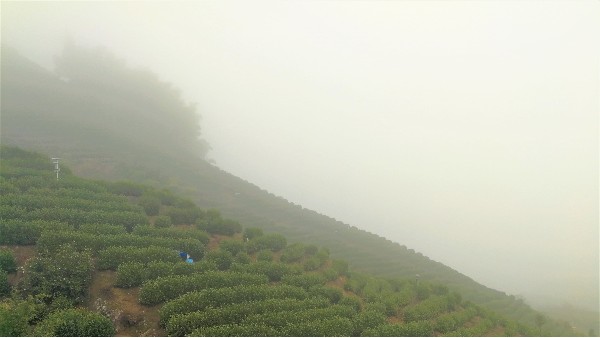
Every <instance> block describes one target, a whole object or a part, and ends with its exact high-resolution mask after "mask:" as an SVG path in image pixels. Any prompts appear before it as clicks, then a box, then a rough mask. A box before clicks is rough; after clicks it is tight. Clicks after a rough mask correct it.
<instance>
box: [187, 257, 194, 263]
mask: <svg viewBox="0 0 600 338" xmlns="http://www.w3.org/2000/svg"><path fill="white" fill-rule="evenodd" d="M185 262H186V263H190V264H194V260H193V259H191V258H188V259H186V260H185Z"/></svg>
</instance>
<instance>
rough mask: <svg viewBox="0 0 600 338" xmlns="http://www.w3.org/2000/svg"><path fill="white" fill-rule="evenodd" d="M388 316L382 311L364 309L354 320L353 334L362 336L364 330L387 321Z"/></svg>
mask: <svg viewBox="0 0 600 338" xmlns="http://www.w3.org/2000/svg"><path fill="white" fill-rule="evenodd" d="M386 319H387V317H386V316H385V314H383V313H382V312H380V311H362V312H361V313H359V314H358V315H357V316H356V317H355V318H354V320H353V323H352V324H353V329H354V330H353V332H352V336H354V337H360V336H362V335H363V332H364V331H365V330H368V329H372V328H375V327H378V326H380V325H383V324H385V323H386Z"/></svg>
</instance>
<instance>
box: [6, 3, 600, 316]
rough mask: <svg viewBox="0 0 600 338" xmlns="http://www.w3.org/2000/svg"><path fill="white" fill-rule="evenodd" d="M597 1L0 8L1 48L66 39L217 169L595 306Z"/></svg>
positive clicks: (46, 63) (520, 287) (550, 300)
mask: <svg viewBox="0 0 600 338" xmlns="http://www.w3.org/2000/svg"><path fill="white" fill-rule="evenodd" d="M599 6H600V5H599V4H598V2H594V1H578V2H566V1H565V2H558V1H557V2H496V1H489V2H472V1H464V2H463V1H448V2H433V1H427V2H416V1H414V2H413V1H398V2H392V1H389V2H387V1H380V2H379V1H376V2H362V1H352V2H341V1H339V2H338V1H307V2H300V1H290V2H270V1H253V2H243V1H240V2H237V1H218V2H217V1H214V2H213V1H205V2H35V3H34V2H25V3H23V2H2V43H3V49H4V48H7V47H5V46H10V48H14V49H15V50H16V51H18V53H20V54H21V55H23V56H24V57H26V58H28V59H30V60H32V61H33V62H35V63H37V64H39V65H41V66H43V67H45V68H46V69H48V70H52V71H54V70H55V69H56V60H57V59H60V57H59V56H60V55H61V53H62V52H63V48H64V46H65V43H66V42H67V41H71V42H73V43H75V44H79V45H82V46H84V47H85V48H90V50H94V49H95V48H98V47H102V48H106V50H107V51H108V53H114V55H116V56H117V57H120V58H123V59H124V60H125V62H126V63H127V64H129V65H130V66H131V67H133V68H136V67H142V68H146V69H149V70H151V71H152V72H153V73H156V74H157V76H158V77H159V78H160V79H161V80H163V81H166V82H168V83H171V84H173V87H176V88H179V89H181V93H182V95H183V97H184V98H185V100H186V101H188V102H190V103H195V112H197V113H198V114H200V116H201V120H200V125H201V137H202V138H203V139H204V140H206V142H207V144H208V145H210V150H209V151H208V153H207V155H206V157H207V158H208V159H209V160H210V161H211V162H212V163H214V165H215V166H217V167H219V168H221V169H223V170H224V171H227V172H229V173H232V174H233V175H236V176H238V177H240V178H242V179H244V180H246V181H248V182H251V183H253V184H255V185H257V186H259V187H260V188H262V189H265V190H267V191H269V192H272V193H274V194H275V195H278V196H281V197H283V198H285V199H287V200H288V201H290V202H293V203H295V204H298V205H301V206H303V207H304V208H308V209H311V210H315V211H317V212H319V213H322V214H325V215H328V216H330V217H333V218H335V219H337V220H340V221H342V222H344V223H347V224H349V225H351V226H355V227H357V228H360V229H364V230H367V231H369V232H372V233H375V234H378V235H381V236H383V237H386V238H387V239H390V240H392V241H394V242H397V243H400V244H402V245H405V246H407V247H408V248H411V249H414V250H415V251H418V252H421V253H423V255H425V256H427V257H429V258H431V259H433V260H435V261H438V262H441V263H443V264H445V265H447V266H450V267H452V268H453V269H455V270H457V271H459V272H461V273H463V274H465V275H467V276H469V277H471V278H473V279H474V280H475V281H477V282H479V283H481V284H483V285H485V286H488V287H490V288H493V289H496V290H500V291H502V292H506V293H508V294H513V295H522V296H524V297H525V298H526V299H527V301H528V302H533V303H534V304H533V305H544V306H547V305H552V306H556V305H561V304H563V303H565V302H566V303H569V304H571V305H574V306H577V307H581V308H585V309H587V310H590V311H598V297H599V296H598V289H599V285H598V278H599V277H598V275H599V271H598V270H599V267H598V262H599V257H598V247H599V245H598V244H599V243H598V238H599V232H598V213H599V212H598V211H599V210H598V208H599V203H598V172H599V168H598V122H599V121H598V112H599V111H598V110H599V109H598V108H599V92H600V91H599V89H600V87H599V73H600V69H599V63H598V59H599V56H600V47H599V45H598V43H597V32H598V29H599V28H600V27H598V25H599V22H600V21H599V20H598V15H597V13H598V10H599V9H600V8H599ZM3 53H4V52H3ZM131 127H133V128H141V129H143V128H144V124H143V122H142V121H140V124H139V125H137V126H131ZM191 129H193V128H191ZM4 132H5V131H4V130H3V133H4ZM165 147H167V146H165ZM177 151H178V149H173V152H174V153H175V152H177ZM200 153H201V150H200V149H198V154H200ZM240 193H241V192H237V191H232V192H231V198H232V199H233V198H236V196H237V195H236V194H240Z"/></svg>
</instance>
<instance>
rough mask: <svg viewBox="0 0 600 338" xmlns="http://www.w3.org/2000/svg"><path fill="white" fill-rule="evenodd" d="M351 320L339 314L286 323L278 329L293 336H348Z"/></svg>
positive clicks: (281, 332) (283, 333)
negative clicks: (308, 320) (319, 318)
mask: <svg viewBox="0 0 600 338" xmlns="http://www.w3.org/2000/svg"><path fill="white" fill-rule="evenodd" d="M353 329H354V328H353V326H352V322H351V321H350V319H348V318H342V317H339V316H336V317H333V318H329V319H322V320H314V321H310V322H302V323H296V324H291V325H288V326H286V327H284V328H282V330H281V331H280V335H282V336H293V337H317V336H320V337H323V336H324V337H348V336H351V335H352V331H353Z"/></svg>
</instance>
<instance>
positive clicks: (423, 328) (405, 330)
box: [363, 321, 434, 337]
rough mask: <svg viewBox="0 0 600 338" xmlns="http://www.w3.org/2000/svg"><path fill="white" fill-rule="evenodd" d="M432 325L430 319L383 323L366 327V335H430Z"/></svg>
mask: <svg viewBox="0 0 600 338" xmlns="http://www.w3.org/2000/svg"><path fill="white" fill-rule="evenodd" d="M433 333H434V332H433V325H432V323H431V322H430V321H420V322H412V323H406V324H383V325H380V326H377V327H375V328H372V329H366V330H365V331H364V332H363V336H366V337H375V336H378V337H431V336H433Z"/></svg>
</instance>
